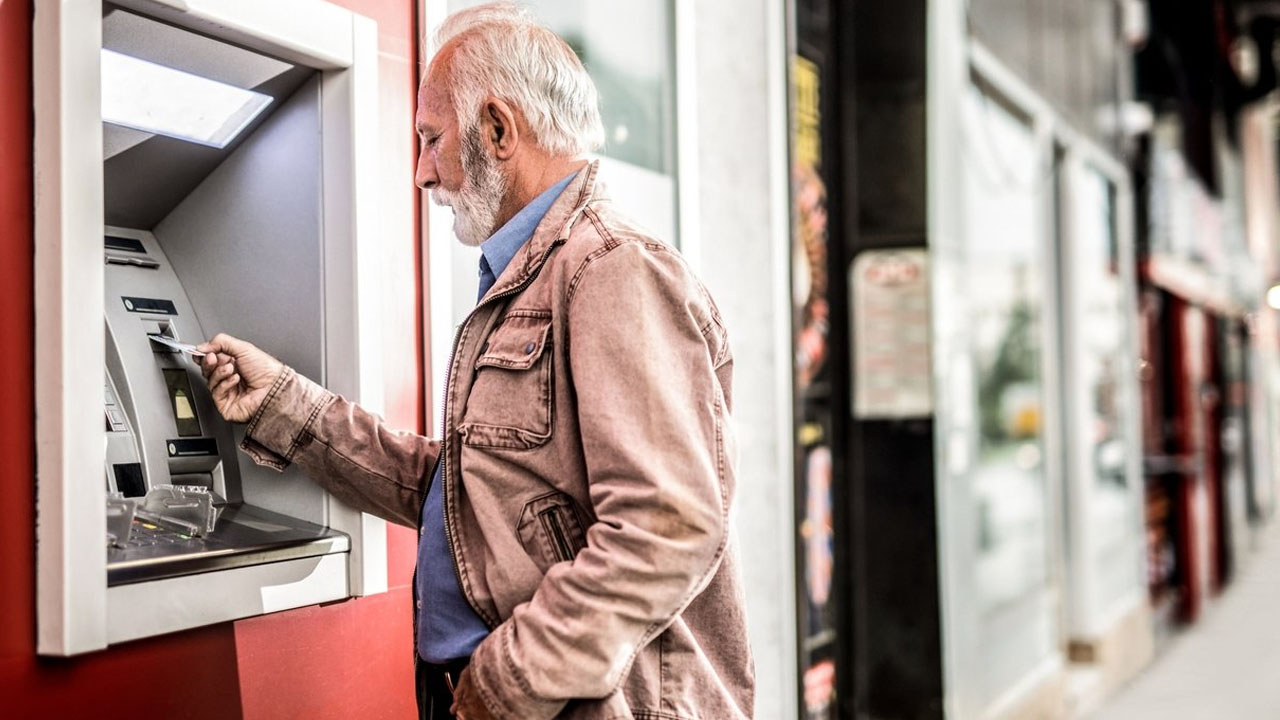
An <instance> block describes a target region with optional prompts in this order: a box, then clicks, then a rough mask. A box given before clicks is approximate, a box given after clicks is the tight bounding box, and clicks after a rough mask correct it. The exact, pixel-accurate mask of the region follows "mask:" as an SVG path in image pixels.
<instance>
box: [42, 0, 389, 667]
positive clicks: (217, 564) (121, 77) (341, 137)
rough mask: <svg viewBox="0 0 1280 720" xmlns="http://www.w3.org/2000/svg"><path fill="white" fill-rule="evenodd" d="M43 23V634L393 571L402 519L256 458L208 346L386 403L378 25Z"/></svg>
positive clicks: (112, 638) (360, 585)
mask: <svg viewBox="0 0 1280 720" xmlns="http://www.w3.org/2000/svg"><path fill="white" fill-rule="evenodd" d="M34 40H35V77H36V83H35V85H36V90H35V94H36V107H35V112H36V126H37V131H36V197H37V200H36V278H35V280H36V340H37V342H36V365H37V377H36V396H37V417H36V435H37V456H36V462H37V478H36V486H37V505H38V507H37V511H38V517H39V521H38V527H37V564H38V573H37V575H38V577H37V595H38V612H37V617H38V624H39V627H38V650H39V652H40V653H42V654H48V655H71V654H76V653H81V652H86V651H91V650H96V649H101V648H104V647H107V646H109V645H111V644H114V643H118V642H124V641H128V640H133V639H137V638H143V637H148V636H153V635H159V634H163V633H168V632H173V631H178V630H183V629H187V628H192V627H198V626H201V625H208V624H211V623H218V622H225V621H228V620H234V619H237V618H243V617H249V616H253V615H259V614H263V613H268V612H274V611H279V610H286V609H290V608H295V607H301V606H304V605H310V604H315V603H320V602H329V601H333V600H340V599H343V598H346V597H350V596H353V595H363V594H369V593H375V592H381V591H383V590H385V589H386V550H385V542H386V533H385V525H384V524H383V522H382V521H381V520H377V519H375V518H372V517H371V516H367V515H362V514H361V513H359V512H356V511H355V510H353V509H351V508H349V507H346V506H344V505H342V504H341V503H340V502H338V501H337V500H336V499H334V498H333V497H331V496H330V495H328V494H327V493H326V492H324V491H323V490H322V489H321V488H319V487H318V486H317V485H315V484H314V483H312V482H310V481H309V480H308V479H307V478H306V477H305V476H304V475H302V474H301V473H300V472H299V471H297V470H296V469H292V468H291V469H288V470H286V471H285V472H284V473H278V472H276V471H274V470H270V469H266V468H262V467H259V466H257V465H255V464H254V463H253V462H252V461H250V460H249V458H248V457H247V456H245V455H244V453H242V452H240V451H239V450H238V446H239V443H240V442H241V441H242V440H243V432H244V431H243V428H242V427H239V426H234V425H232V424H230V423H227V422H225V421H224V420H223V419H222V418H221V416H220V415H219V414H218V412H217V410H216V408H215V407H214V404H213V400H212V397H211V396H210V394H209V391H208V389H207V387H206V385H205V383H204V380H203V377H202V376H201V373H200V369H199V365H198V362H199V360H198V358H195V357H193V356H192V355H191V353H190V352H189V351H190V347H189V346H190V345H193V344H198V343H200V342H202V341H203V340H205V339H207V338H209V337H210V336H212V335H214V334H216V333H218V332H226V333H229V334H232V335H236V336H238V337H242V338H244V339H246V340H249V341H250V342H253V343H255V344H258V345H260V346H261V347H263V348H265V349H267V350H268V351H269V352H272V353H273V354H275V355H277V356H278V357H280V358H281V359H282V360H283V361H284V362H286V363H288V364H289V365H291V366H293V367H294V368H296V369H298V371H299V372H301V373H303V374H305V375H307V376H308V377H311V378H314V379H316V380H318V381H319V382H321V383H323V384H325V385H326V386H327V387H329V388H331V389H333V390H334V391H336V392H340V393H342V394H343V395H345V396H347V397H350V398H353V399H356V400H358V401H359V402H361V403H362V404H363V405H365V406H367V407H371V408H373V409H374V410H378V409H379V408H380V405H381V400H380V394H381V391H382V378H381V371H380V368H381V358H380V345H381V343H380V338H379V337H378V320H379V313H378V300H379V297H380V293H381V286H380V284H379V282H378V280H379V278H378V272H379V270H380V267H379V266H380V263H379V261H378V257H379V256H378V247H377V244H376V243H377V242H378V233H377V224H376V223H377V212H378V209H377V207H376V206H375V198H376V194H377V187H376V183H377V182H378V178H377V176H376V171H377V161H376V146H375V145H374V143H376V142H377V133H376V128H375V124H376V120H377V117H376V106H377V102H376V100H377V89H376V83H377V75H376V69H375V68H376V62H377V45H376V43H377V31H376V25H375V24H374V23H373V22H372V21H370V20H368V19H366V18H363V17H360V16H358V15H355V14H353V13H351V12H349V11H347V10H344V9H341V8H338V7H335V6H333V5H329V4H328V3H325V2H321V1H320V0H274V1H273V2H272V3H244V2H238V1H236V0H184V2H182V3H175V2H172V1H171V0H122V1H121V2H118V3H105V4H104V3H102V2H100V1H99V0H70V1H64V2H60V3H49V4H48V5H41V7H40V8H39V9H38V11H37V14H36V20H35V34H34ZM170 108H172V109H170Z"/></svg>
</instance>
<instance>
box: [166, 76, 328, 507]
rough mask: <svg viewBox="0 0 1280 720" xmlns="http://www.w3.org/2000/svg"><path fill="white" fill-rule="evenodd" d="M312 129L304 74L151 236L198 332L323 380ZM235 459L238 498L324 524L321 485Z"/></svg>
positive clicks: (317, 182) (315, 111)
mask: <svg viewBox="0 0 1280 720" xmlns="http://www.w3.org/2000/svg"><path fill="white" fill-rule="evenodd" d="M320 133H321V128H320V84H319V78H318V77H312V78H311V79H310V80H309V81H308V82H307V83H306V84H305V85H304V86H303V87H302V88H301V89H299V90H298V92H297V93H295V94H294V95H293V97H291V98H290V99H289V100H288V101H287V102H285V103H284V104H283V106H282V107H281V108H280V109H279V110H277V111H276V113H275V115H273V116H272V117H271V118H270V119H269V120H267V121H266V122H265V123H263V125H262V127H261V128H259V129H258V131H257V132H255V133H254V134H253V135H252V136H250V137H248V138H247V139H246V140H245V141H244V143H243V144H242V145H241V146H240V147H239V148H238V149H237V150H236V151H235V152H234V153H233V154H232V155H231V156H230V157H229V158H227V160H226V161H225V162H223V163H222V164H221V165H220V166H218V168H217V169H216V170H215V171H214V172H213V173H212V174H210V175H209V177H208V178H207V179H205V181H204V182H202V183H201V184H200V186H199V187H197V188H196V189H195V190H194V191H193V192H192V193H191V194H190V195H188V196H187V197H186V199H185V200H183V201H182V203H181V204H179V205H178V207H177V208H176V209H174V211H173V212H172V213H170V214H169V215H168V217H166V218H165V219H164V220H162V221H161V222H160V224H159V225H157V226H156V229H155V234H156V237H157V239H158V240H159V242H160V244H161V246H162V247H163V248H164V251H165V254H166V255H167V256H168V258H169V260H170V262H171V263H172V264H173V267H174V269H175V270H176V272H177V275H178V277H179V279H180V280H181V281H182V284H183V287H184V288H185V289H186V291H187V294H188V296H189V297H190V298H191V303H192V305H193V306H194V307H195V312H196V314H197V315H198V316H199V319H200V325H201V327H202V328H203V329H204V330H205V332H206V333H208V334H209V335H214V334H216V333H219V332H225V333H228V334H231V335H234V336H236V337H239V338H243V339H245V340H248V341H249V342H252V343H254V344H255V345H258V346H259V347H262V348H263V349H265V350H267V351H268V352H270V353H272V354H274V355H275V356H277V357H279V358H280V359H281V360H282V361H284V362H285V363H288V364H289V365H290V366H292V367H294V368H295V369H297V370H298V372H300V373H302V374H304V375H306V376H308V377H311V378H314V379H316V380H317V381H321V382H323V379H324V330H323V328H324V311H323V307H324V303H323V299H324V298H323V286H322V280H321V278H322V277H323V266H322V244H323V227H322V224H321V218H322V211H323V207H322V201H321V190H322V186H321V156H320V153H321V147H320V137H321V135H320ZM239 434H240V432H239V431H238V432H237V436H239ZM237 439H239V438H238V437H237ZM240 465H241V478H242V490H243V494H244V499H245V501H246V502H248V503H250V504H253V505H258V506H260V507H265V508H267V509H270V510H274V511H276V512H280V513H283V514H286V515H290V516H293V517H298V518H304V519H307V520H310V521H312V522H316V523H319V524H322V525H323V524H326V516H325V502H324V492H323V491H322V490H320V488H319V487H317V486H316V485H314V484H312V483H311V482H310V481H308V480H306V479H305V477H304V476H303V475H301V473H298V472H297V471H296V470H291V471H289V472H288V473H286V475H285V476H284V477H281V476H280V475H279V474H277V473H275V472H274V471H270V470H264V469H262V468H259V467H257V466H255V465H253V463H252V462H250V461H249V460H248V459H247V458H246V457H244V456H243V455H241V456H240Z"/></svg>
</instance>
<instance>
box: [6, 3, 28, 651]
mask: <svg viewBox="0 0 1280 720" xmlns="http://www.w3.org/2000/svg"><path fill="white" fill-rule="evenodd" d="M30 28H31V0H0V148H3V151H0V338H4V345H5V349H4V352H0V387H3V388H4V398H5V401H4V402H2V403H0V488H3V490H2V491H0V492H2V494H0V497H3V498H4V502H3V503H0V548H3V551H0V581H2V582H3V589H0V617H3V618H4V622H0V659H5V660H7V659H8V658H10V657H11V656H15V655H24V654H26V653H28V652H30V650H31V647H32V644H33V643H34V633H35V623H34V620H33V621H32V622H24V621H25V620H27V619H28V618H34V616H35V610H34V605H33V603H34V597H33V594H32V593H33V592H34V587H35V548H34V547H33V545H32V542H31V535H32V528H33V527H34V524H33V523H34V521H35V520H34V507H35V484H34V483H33V482H32V480H33V478H34V474H33V473H34V463H35V455H34V450H33V446H34V443H35V437H34V436H33V435H32V431H31V426H32V421H33V418H34V415H35V406H34V401H33V400H32V393H33V391H34V382H35V378H34V374H33V368H32V360H33V358H32V353H31V344H32V343H33V342H34V341H35V327H34V325H33V318H32V306H33V303H32V288H31V270H32V249H33V248H32V242H31V222H32V217H31V212H32V211H31V139H32V135H31V29H30Z"/></svg>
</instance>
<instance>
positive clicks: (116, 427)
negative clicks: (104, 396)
mask: <svg viewBox="0 0 1280 720" xmlns="http://www.w3.org/2000/svg"><path fill="white" fill-rule="evenodd" d="M107 418H108V419H110V420H111V429H112V430H113V431H115V432H120V431H121V430H124V415H121V414H120V411H119V410H117V409H116V408H114V407H109V408H107Z"/></svg>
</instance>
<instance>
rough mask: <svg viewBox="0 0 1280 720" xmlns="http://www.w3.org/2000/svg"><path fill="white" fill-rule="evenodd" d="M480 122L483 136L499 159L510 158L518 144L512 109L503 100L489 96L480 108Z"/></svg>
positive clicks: (518, 133)
mask: <svg viewBox="0 0 1280 720" xmlns="http://www.w3.org/2000/svg"><path fill="white" fill-rule="evenodd" d="M481 113H482V116H481V119H480V120H481V124H482V127H483V128H484V134H485V138H486V139H487V140H488V141H489V144H490V145H491V146H492V147H493V155H494V157H496V158H497V159H499V160H510V159H511V156H512V155H514V154H515V152H516V147H518V146H519V145H520V129H519V128H518V127H516V115H515V111H514V109H513V108H512V107H511V105H510V104H509V103H507V102H506V101H505V100H502V99H500V98H496V97H490V98H488V99H486V100H485V102H484V105H483V106H482V108H481Z"/></svg>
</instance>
